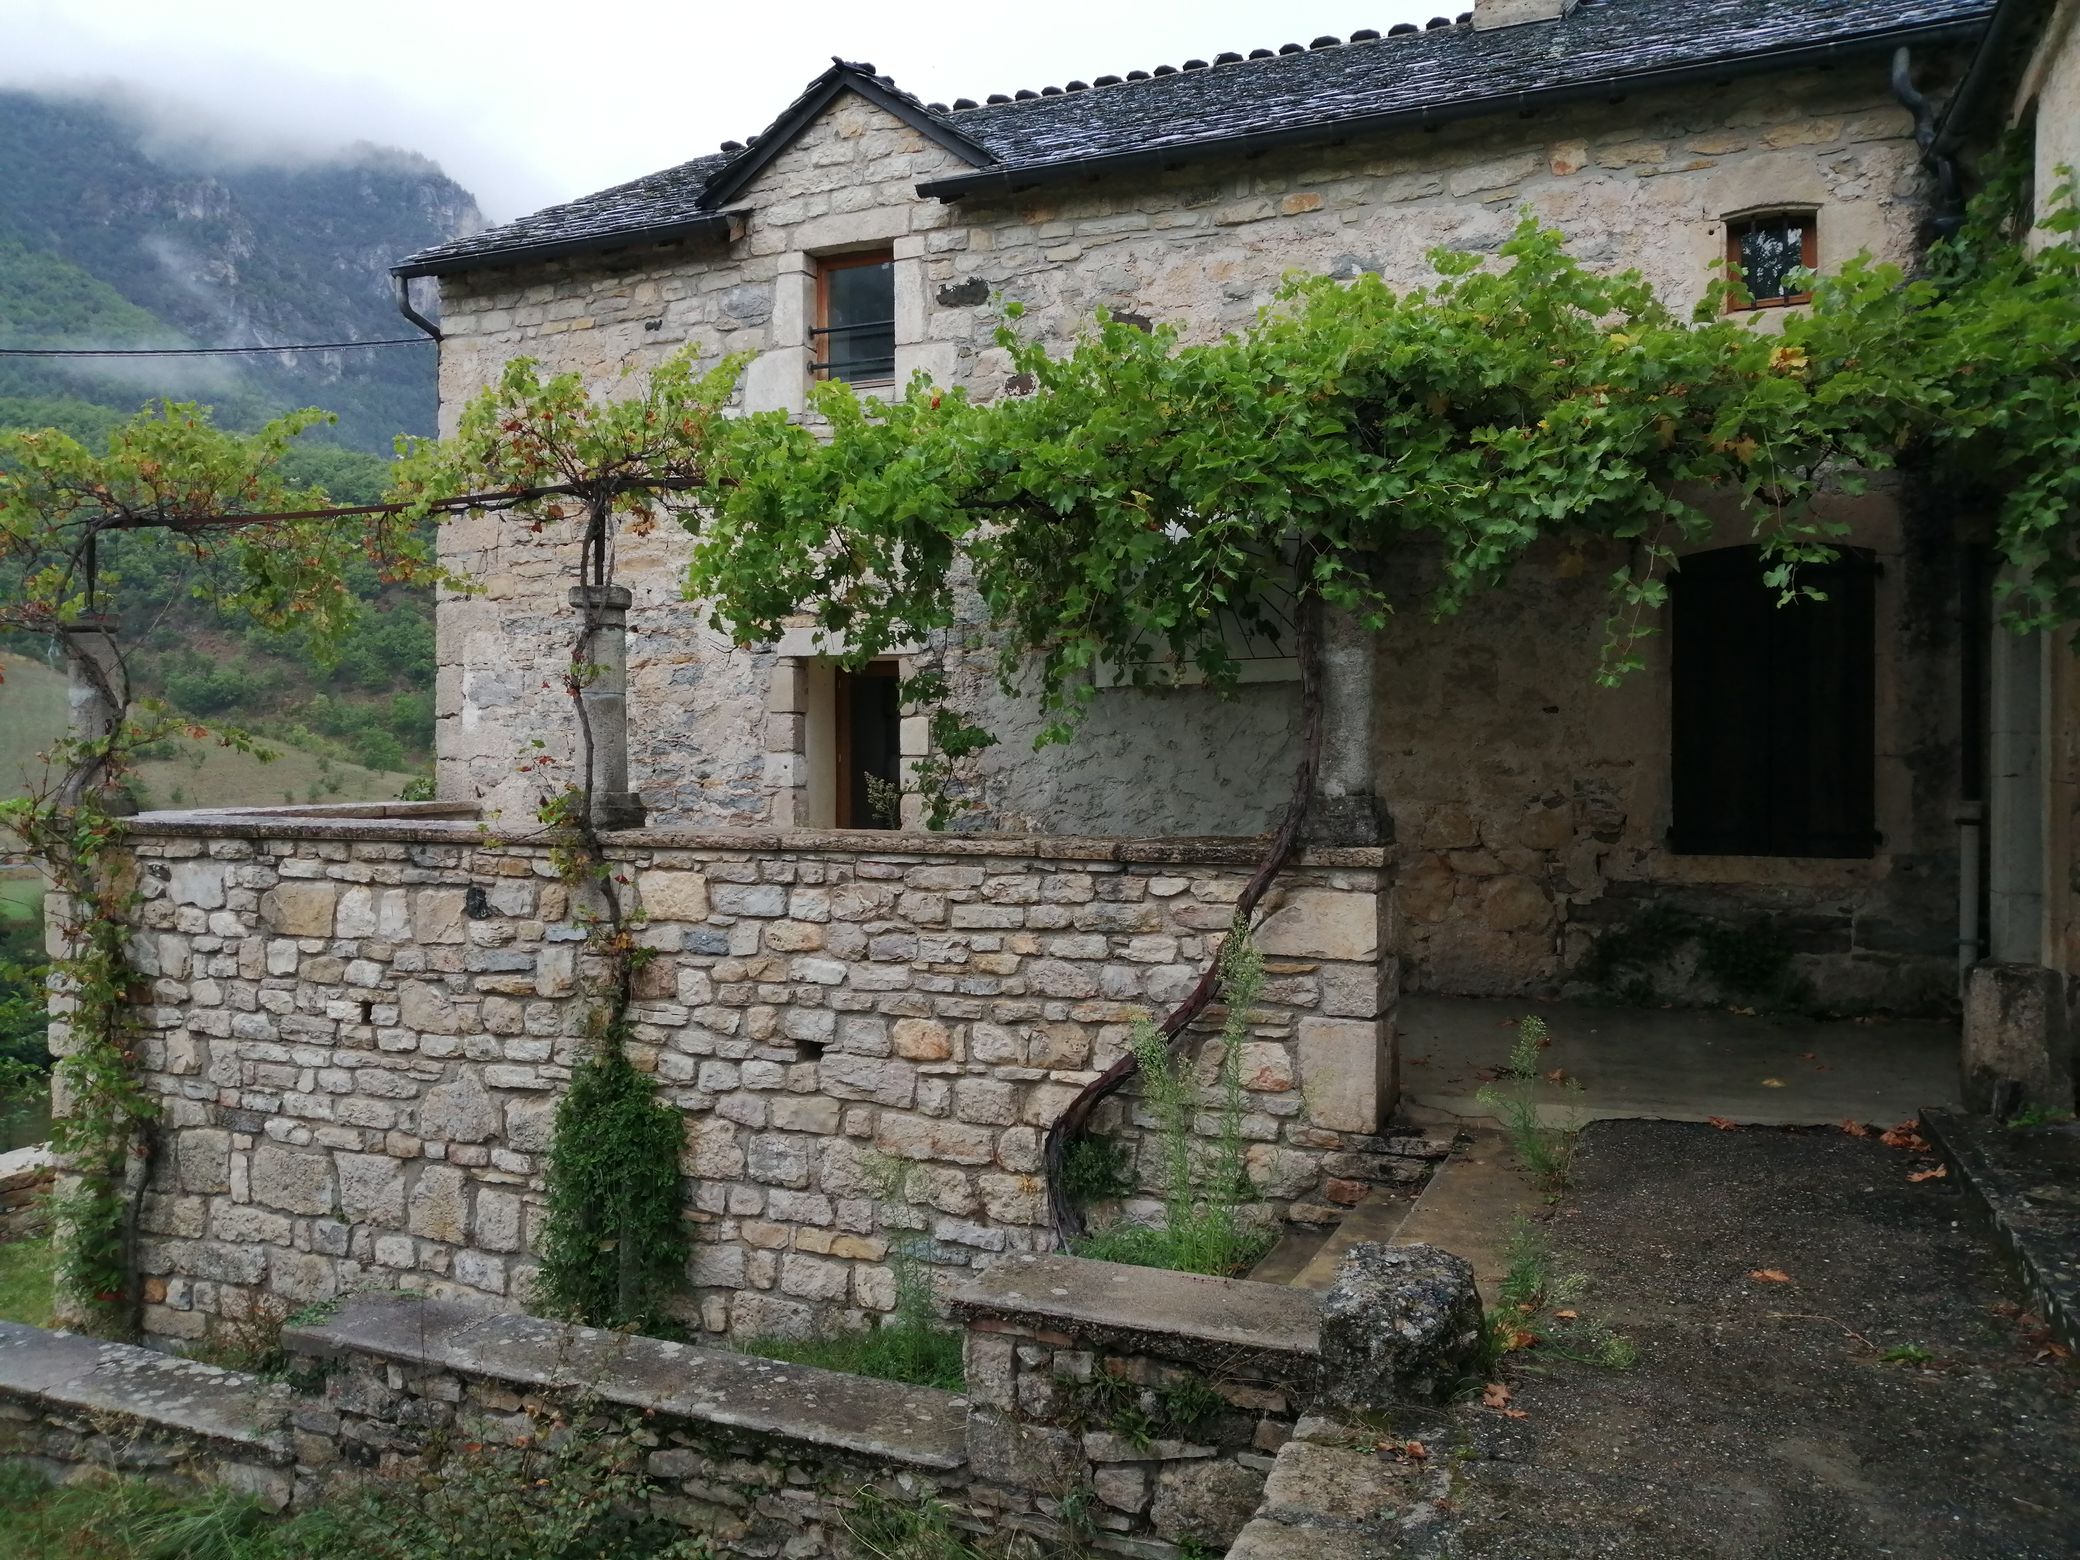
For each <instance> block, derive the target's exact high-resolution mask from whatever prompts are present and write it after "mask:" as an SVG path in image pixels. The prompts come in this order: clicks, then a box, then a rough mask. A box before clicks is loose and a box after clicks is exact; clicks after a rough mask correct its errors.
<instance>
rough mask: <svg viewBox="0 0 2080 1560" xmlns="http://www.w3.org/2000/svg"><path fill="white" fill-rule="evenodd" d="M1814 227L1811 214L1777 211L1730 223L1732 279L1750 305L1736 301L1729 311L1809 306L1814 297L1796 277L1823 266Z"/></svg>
mask: <svg viewBox="0 0 2080 1560" xmlns="http://www.w3.org/2000/svg"><path fill="white" fill-rule="evenodd" d="M1815 224H1816V219H1815V217H1814V215H1813V213H1812V212H1810V211H1777V212H1771V213H1768V214H1767V215H1764V216H1757V217H1741V218H1738V219H1737V220H1734V221H1730V222H1728V223H1727V224H1726V269H1727V274H1728V275H1729V276H1730V277H1732V278H1733V279H1734V280H1735V281H1738V282H1739V283H1740V284H1741V288H1742V290H1743V291H1744V292H1745V293H1746V294H1747V300H1746V301H1745V302H1742V301H1740V300H1739V299H1738V298H1736V299H1735V300H1733V301H1732V303H1731V305H1730V306H1731V307H1733V308H1736V309H1780V308H1782V307H1784V305H1786V304H1790V303H1810V302H1811V301H1812V297H1813V295H1812V293H1811V292H1810V291H1809V290H1806V287H1805V282H1804V279H1803V278H1802V277H1798V276H1795V275H1794V273H1796V272H1801V271H1811V270H1814V269H1816V268H1817V267H1818V266H1819V264H1820V241H1819V233H1818V229H1817V227H1816V225H1815Z"/></svg>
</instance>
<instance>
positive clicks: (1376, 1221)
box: [1250, 1131, 1539, 1300]
mask: <svg viewBox="0 0 2080 1560" xmlns="http://www.w3.org/2000/svg"><path fill="white" fill-rule="evenodd" d="M1538 1206H1539V1199H1538V1193H1537V1191H1536V1190H1535V1189H1534V1188H1533V1186H1532V1184H1531V1182H1530V1180H1529V1178H1528V1177H1526V1176H1525V1175H1524V1174H1523V1172H1521V1171H1519V1170H1518V1169H1517V1168H1516V1167H1515V1165H1514V1163H1513V1162H1512V1161H1511V1158H1510V1153H1509V1144H1508V1143H1507V1142H1506V1141H1505V1140H1504V1139H1503V1137H1502V1135H1501V1134H1500V1133H1498V1132H1486V1131H1473V1132H1469V1133H1467V1134H1466V1135H1465V1136H1464V1137H1463V1138H1462V1140H1461V1141H1460V1143H1459V1145H1458V1147H1457V1148H1456V1149H1454V1150H1453V1152H1452V1156H1451V1157H1450V1158H1449V1159H1447V1160H1445V1161H1444V1162H1443V1163H1442V1164H1440V1165H1439V1166H1438V1167H1437V1170H1436V1173H1435V1174H1433V1175H1432V1176H1431V1177H1430V1182H1429V1184H1428V1185H1427V1186H1425V1187H1424V1188H1423V1191H1422V1195H1421V1196H1419V1197H1418V1198H1417V1199H1416V1200H1415V1201H1414V1202H1413V1203H1411V1202H1408V1201H1406V1200H1405V1199H1403V1198H1399V1197H1393V1196H1389V1195H1383V1194H1382V1193H1379V1192H1374V1193H1372V1194H1371V1195H1370V1196H1368V1197H1367V1198H1366V1199H1365V1200H1364V1201H1363V1202H1361V1203H1359V1204H1358V1206H1357V1207H1355V1208H1353V1209H1352V1210H1351V1211H1350V1212H1349V1213H1348V1214H1346V1215H1345V1216H1344V1220H1343V1222H1342V1223H1341V1224H1339V1225H1337V1226H1336V1228H1335V1229H1334V1230H1332V1231H1330V1232H1329V1234H1328V1236H1327V1237H1326V1238H1325V1239H1323V1240H1322V1241H1320V1242H1319V1243H1318V1244H1317V1245H1316V1246H1315V1249H1314V1251H1313V1254H1312V1255H1305V1252H1304V1249H1303V1247H1302V1245H1301V1243H1299V1242H1295V1244H1294V1246H1293V1248H1292V1249H1291V1250H1287V1248H1286V1242H1285V1241H1281V1242H1280V1243H1279V1245H1278V1246H1277V1247H1274V1248H1273V1249H1272V1252H1271V1255H1270V1256H1269V1257H1266V1258H1265V1259H1264V1262H1263V1263H1262V1264H1260V1265H1259V1266H1258V1269H1257V1271H1256V1272H1254V1273H1252V1274H1251V1275H1250V1276H1251V1277H1252V1278H1259V1277H1266V1278H1268V1271H1267V1270H1269V1269H1270V1267H1271V1264H1272V1263H1273V1262H1274V1261H1278V1260H1279V1259H1280V1258H1281V1257H1282V1256H1283V1261H1281V1262H1280V1265H1279V1268H1278V1269H1277V1271H1278V1272H1280V1273H1281V1274H1283V1273H1285V1272H1286V1271H1288V1270H1290V1271H1291V1276H1290V1277H1284V1278H1269V1280H1268V1281H1270V1282H1273V1283H1277V1282H1285V1283H1290V1284H1292V1285H1294V1286H1295V1287H1296V1288H1300V1289H1315V1290H1321V1289H1327V1288H1328V1287H1329V1285H1330V1284H1331V1283H1333V1282H1334V1281H1335V1278H1336V1269H1337V1267H1338V1265H1339V1264H1340V1263H1341V1262H1342V1261H1343V1254H1344V1253H1345V1252H1346V1251H1348V1250H1349V1249H1350V1248H1351V1247H1352V1246H1355V1245H1357V1244H1359V1243H1360V1242H1363V1241H1381V1242H1384V1243H1386V1244H1388V1245H1393V1246H1410V1245H1418V1244H1420V1245H1430V1246H1436V1247H1438V1248H1440V1249H1441V1250H1444V1251H1449V1252H1451V1253H1452V1254H1453V1255H1454V1256H1459V1257H1464V1258H1465V1259H1466V1260H1467V1261H1469V1262H1471V1263H1472V1264H1473V1276H1474V1282H1475V1283H1477V1284H1478V1285H1479V1286H1480V1290H1481V1294H1482V1296H1483V1297H1484V1298H1486V1299H1489V1300H1492V1299H1493V1298H1494V1296H1495V1290H1496V1286H1497V1285H1498V1284H1500V1282H1501V1280H1502V1274H1503V1270H1504V1268H1505V1267H1506V1266H1507V1265H1508V1264H1507V1261H1506V1252H1507V1250H1508V1246H1509V1234H1510V1229H1511V1227H1512V1226H1513V1225H1514V1224H1515V1222H1516V1220H1517V1217H1518V1215H1519V1214H1529V1213H1532V1212H1535V1211H1536V1210H1537V1208H1538ZM1303 1256H1304V1258H1305V1260H1304V1261H1302V1260H1300V1259H1301V1258H1302V1257H1303ZM1295 1262H1298V1264H1299V1265H1298V1266H1297V1268H1295V1267H1294V1264H1295Z"/></svg>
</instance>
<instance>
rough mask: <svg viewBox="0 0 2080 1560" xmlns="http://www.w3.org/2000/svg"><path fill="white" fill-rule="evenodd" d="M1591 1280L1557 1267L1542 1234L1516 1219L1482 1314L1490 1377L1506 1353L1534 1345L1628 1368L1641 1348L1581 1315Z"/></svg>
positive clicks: (1545, 1352)
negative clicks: (1492, 1300)
mask: <svg viewBox="0 0 2080 1560" xmlns="http://www.w3.org/2000/svg"><path fill="white" fill-rule="evenodd" d="M1588 1289H1589V1281H1588V1279H1587V1278H1586V1277H1585V1276H1584V1275H1582V1274H1580V1273H1568V1272H1563V1271H1561V1270H1560V1269H1559V1268H1558V1267H1557V1266H1556V1265H1555V1263H1554V1259H1553V1251H1552V1247H1551V1245H1550V1244H1549V1243H1548V1242H1547V1240H1546V1237H1545V1234H1544V1232H1543V1231H1542V1230H1541V1229H1539V1227H1538V1226H1537V1225H1535V1224H1533V1223H1532V1222H1531V1221H1530V1220H1529V1219H1524V1218H1519V1219H1518V1220H1517V1221H1516V1223H1515V1224H1514V1225H1513V1226H1512V1227H1511V1229H1510V1235H1509V1245H1508V1246H1507V1247H1506V1248H1505V1251H1504V1267H1503V1273H1502V1281H1501V1283H1500V1284H1499V1285H1498V1286H1497V1287H1496V1294H1495V1299H1496V1303H1495V1305H1494V1306H1493V1307H1491V1308H1490V1309H1489V1310H1488V1311H1487V1312H1486V1314H1485V1316H1484V1317H1483V1322H1484V1329H1483V1337H1482V1351H1481V1352H1482V1359H1481V1363H1482V1365H1483V1367H1484V1369H1485V1370H1486V1372H1487V1373H1488V1374H1490V1375H1492V1374H1493V1373H1494V1371H1495V1370H1496V1368H1497V1367H1498V1366H1499V1365H1500V1364H1501V1363H1502V1361H1503V1360H1504V1359H1505V1358H1507V1357H1509V1356H1510V1355H1513V1354H1517V1353H1519V1352H1521V1351H1524V1350H1528V1349H1533V1348H1535V1349H1537V1350H1538V1352H1539V1354H1540V1355H1541V1356H1545V1357H1552V1358H1558V1359H1565V1360H1578V1361H1581V1362H1583V1363H1585V1364H1591V1365H1602V1366H1604V1367H1606V1368H1608V1369H1610V1370H1630V1369H1631V1368H1632V1367H1633V1366H1634V1365H1635V1364H1637V1363H1638V1362H1639V1350H1638V1349H1637V1348H1636V1347H1634V1345H1633V1342H1632V1340H1631V1339H1630V1338H1627V1337H1626V1336H1625V1335H1624V1334H1623V1333H1619V1332H1615V1331H1613V1330H1612V1329H1611V1328H1609V1327H1607V1326H1605V1325H1604V1324H1603V1323H1602V1322H1599V1321H1595V1320H1593V1319H1591V1318H1588V1317H1585V1316H1583V1315H1582V1314H1581V1311H1580V1306H1581V1303H1582V1299H1583V1296H1584V1295H1586V1294H1587V1293H1588Z"/></svg>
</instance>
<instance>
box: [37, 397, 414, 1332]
mask: <svg viewBox="0 0 2080 1560" xmlns="http://www.w3.org/2000/svg"><path fill="white" fill-rule="evenodd" d="M324 420H326V414H324V413H321V412H315V411H306V412H298V413H295V414H293V415H292V416H289V417H285V418H280V419H277V420H276V421H274V422H271V423H269V424H267V425H266V426H265V427H264V428H262V429H261V430H260V431H259V432H258V433H256V434H252V435H239V434H234V433H230V432H227V431H225V430H223V429H220V428H218V427H216V426H214V425H213V424H212V422H211V421H210V418H209V414H208V413H207V411H206V410H205V409H203V408H200V407H196V406H192V405H185V404H174V403H161V404H159V405H158V406H157V407H155V408H151V409H148V410H147V411H145V412H143V413H140V414H139V415H138V416H137V417H135V418H133V419H131V420H130V421H129V422H127V423H123V424H121V425H120V426H118V427H117V428H115V429H114V430H113V431H112V432H111V433H110V434H109V435H108V439H107V442H106V445H105V447H104V448H102V449H100V450H93V449H89V448H88V447H87V446H86V445H84V444H82V443H81V442H80V441H78V440H76V439H74V438H71V437H70V436H68V435H66V434H63V433H58V432H55V431H52V430H43V431H41V432H23V431H14V432H4V433H0V570H4V571H5V573H6V575H7V576H8V581H7V582H8V585H9V587H10V588H9V591H8V595H7V598H6V601H5V603H4V604H0V631H8V632H16V633H27V634H35V635H40V636H43V637H45V638H47V639H49V640H50V641H51V642H52V643H53V644H54V645H55V646H56V647H57V649H58V651H59V653H60V654H61V655H62V656H63V657H64V659H65V660H66V662H67V665H68V668H69V670H70V672H71V674H72V676H73V678H74V681H75V687H76V689H77V690H78V693H76V695H75V701H76V710H79V711H83V712H84V713H85V717H86V718H84V719H78V720H76V723H75V726H74V729H73V730H72V732H71V733H70V734H69V735H68V736H66V737H65V738H63V739H61V740H60V741H58V742H57V743H55V744H54V745H53V748H52V751H51V753H50V762H49V767H48V770H47V777H48V778H47V779H46V782H45V784H44V785H43V786H42V787H40V788H39V789H37V790H35V791H33V792H32V793H31V794H30V795H27V796H24V797H19V798H15V799H12V800H9V801H6V802H0V824H4V825H5V826H6V827H8V828H9V829H11V830H12V831H13V832H14V833H15V834H16V835H18V836H19V837H20V838H21V839H22V841H23V842H24V844H25V845H27V847H28V848H29V850H30V851H31V852H32V853H33V854H34V855H35V856H36V858H37V860H38V861H39V863H40V864H41V866H42V867H43V870H44V871H45V873H46V874H47V876H48V877H49V879H50V882H51V886H52V889H53V891H54V892H53V895H52V898H51V900H50V902H49V903H50V907H51V913H52V914H53V915H54V916H55V918H56V922H57V930H58V932H59V935H60V941H61V944H62V947H63V950H64V951H63V952H61V953H60V954H59V955H58V956H57V957H56V958H55V959H54V960H53V961H52V974H51V998H52V1001H51V1007H52V1012H53V1014H54V1016H57V1017H59V1018H60V1019H61V1020H62V1022H61V1023H60V1024H57V1025H54V1026H53V1030H52V1042H53V1043H52V1050H53V1051H54V1052H57V1053H59V1055H60V1058H61V1059H60V1061H59V1063H58V1069H57V1080H56V1086H57V1090H58V1092H59V1095H60V1096H61V1098H62V1099H63V1101H64V1109H63V1111H62V1112H61V1113H60V1114H59V1116H58V1119H57V1121H56V1123H55V1125H54V1129H53V1130H54V1140H53V1141H54V1146H55V1147H56V1148H57V1150H58V1152H59V1153H60V1154H61V1155H63V1156H64V1159H65V1162H66V1167H67V1170H68V1173H69V1175H70V1178H71V1183H72V1184H71V1189H70V1191H69V1192H68V1194H67V1196H66V1197H65V1198H64V1199H63V1200H62V1202H61V1206H60V1219H59V1227H60V1230H61V1232H62V1235H63V1237H64V1239H63V1251H62V1255H61V1261H60V1264H59V1279H60V1283H61V1285H62V1286H63V1287H64V1289H65V1290H66V1292H67V1294H68V1296H69V1298H70V1300H71V1302H72V1303H73V1305H74V1307H75V1308H76V1309H77V1310H79V1311H81V1312H82V1313H83V1314H84V1315H85V1316H86V1318H87V1319H88V1320H90V1321H93V1322H95V1323H96V1324H97V1325H99V1326H101V1327H103V1328H105V1329H108V1330H115V1331H134V1330H135V1323H136V1315H135V1308H136V1306H137V1305H138V1303H139V1288H138V1285H137V1282H136V1260H135V1242H136V1220H137V1211H138V1206H139V1203H140V1200H141V1199H142V1197H143V1194H144V1189H145V1185H146V1182H147V1180H148V1178H149V1175H150V1173H151V1165H152V1159H153V1154H154V1147H155V1143H154V1134H153V1132H152V1128H151V1122H152V1117H153V1113H154V1107H153V1103H152V1101H151V1100H150V1098H149V1097H148V1096H147V1095H146V1094H145V1093H144V1091H143V1090H142V1089H141V1087H140V1086H139V1084H138V1082H137V1079H136V1076H135V1062H136V1060H137V1054H136V1040H137V1036H136V1035H135V1034H134V1033H133V1031H132V1028H131V1022H130V1018H129V1002H130V997H131V991H132V987H133V985H134V984H135V978H134V976H133V974H132V971H131V967H130V962H129V921H130V913H131V911H132V910H133V908H134V906H135V903H136V897H137V896H136V890H135V888H134V886H133V885H132V884H131V882H130V881H129V879H128V878H127V877H126V876H125V875H124V874H122V873H120V872H117V871H113V870H111V869H110V861H109V857H110V852H111V851H112V850H113V849H114V848H115V847H116V846H117V845H118V844H119V843H120V839H121V830H120V824H119V822H118V818H117V814H118V813H119V812H120V811H121V809H122V793H121V790H120V787H121V783H122V780H123V778H124V776H125V775H126V774H127V773H128V772H129V771H130V769H131V768H132V767H133V765H134V763H135V760H136V758H137V756H138V755H139V754H140V753H141V752H142V751H143V750H145V749H147V748H149V747H151V746H152V745H154V744H156V743H160V742H164V741H166V740H168V739H170V738H173V737H175V736H189V737H196V738H199V737H202V736H205V735H207V734H208V733H207V732H206V731H205V730H204V729H203V728H202V727H200V726H198V725H196V724H195V723H194V722H192V721H191V720H189V719H187V718H186V717H184V716H180V715H177V714H175V713H174V712H173V711H171V710H169V709H167V708H166V707H165V706H163V705H159V704H156V703H147V702H138V701H133V699H132V697H131V691H130V678H129V673H128V670H127V667H126V664H125V660H124V656H123V652H122V647H121V645H120V643H119V642H118V641H117V640H116V639H115V638H114V637H113V636H112V635H111V634H110V633H109V632H107V620H106V619H105V618H104V617H103V616H102V610H103V608H104V606H105V605H106V604H107V603H108V602H109V601H110V599H111V597H112V595H113V593H114V592H116V591H118V590H119V589H120V587H121V579H120V568H119V567H117V566H116V565H117V564H119V562H120V559H119V558H112V557H111V553H112V551H114V547H113V546H112V544H114V543H115V542H116V539H117V538H119V537H123V536H126V535H135V534H137V533H145V532H151V533H158V534H159V535H161V536H163V537H166V538H170V539H171V540H172V542H173V543H174V545H176V546H177V547H178V548H179V549H180V550H181V551H182V552H183V553H184V554H185V556H186V557H187V558H188V559H189V560H190V562H191V563H192V564H193V565H194V566H195V574H196V577H197V578H198V579H199V580H202V579H206V580H211V581H215V582H217V583H218V585H219V587H220V605H222V606H223V607H225V608H227V609H230V610H235V611H236V612H238V613H239V614H241V615H242V616H243V617H244V618H245V619H247V620H248V621H250V622H252V623H254V624H257V625H259V626H262V627H264V628H266V629H269V630H277V631H279V630H283V629H287V628H290V627H292V626H293V627H296V628H298V629H300V630H301V631H303V632H304V633H305V634H306V635H308V636H309V638H310V639H311V641H312V642H313V643H314V644H316V645H318V646H320V647H322V646H324V645H325V644H326V643H328V642H330V641H332V640H334V639H336V638H337V636H338V635H339V633H341V632H342V631H343V630H344V629H345V627H346V626H347V624H348V623H349V621H350V620H351V616H352V612H353V609H354V596H353V593H352V591H351V590H350V589H349V588H348V586H347V584H346V575H347V573H348V571H349V569H350V567H351V566H353V565H355V564H356V563H358V562H360V561H362V560H364V559H366V560H371V561H373V562H375V563H376V564H377V565H378V566H379V567H380V568H381V569H382V570H383V571H384V572H385V573H386V574H387V575H389V576H391V577H398V578H402V577H407V576H409V575H411V574H413V573H415V572H417V571H419V570H420V569H421V568H422V566H423V559H422V558H421V557H420V556H419V554H418V552H417V550H416V549H415V547H414V546H413V545H412V543H411V542H410V540H409V538H407V537H406V536H404V535H403V534H402V533H401V532H400V530H399V529H398V527H397V525H396V524H395V522H394V520H393V519H392V518H391V517H389V516H387V515H385V516H370V517H362V518H361V519H360V522H359V523H356V524H349V525H342V524H340V523H338V517H334V516H330V515H328V514H326V513H325V510H326V499H325V495H324V493H323V492H322V491H321V490H319V489H316V488H310V487H302V486H298V485H296V484H294V483H291V482H289V481H288V480H286V479H285V478H284V477H283V475H282V474H281V469H280V468H281V465H282V462H283V459H284V456H285V455H286V454H287V453H288V451H289V450H290V448H291V446H292V443H293V441H294V440H295V438H296V437H297V435H299V434H300V433H302V432H303V431H304V430H305V429H307V428H309V427H311V426H313V425H314V424H316V423H318V422H320V421H324ZM256 517H257V518H256ZM218 565H225V566H227V567H224V568H219V567H217V566H218ZM227 581H228V583H226V582H227ZM82 695H83V696H84V697H83V698H82ZM220 740H223V741H225V742H227V743H231V744H234V745H241V746H246V745H249V744H248V743H247V742H246V739H245V738H244V737H243V736H242V735H241V734H239V733H237V732H225V733H221V734H220Z"/></svg>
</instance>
